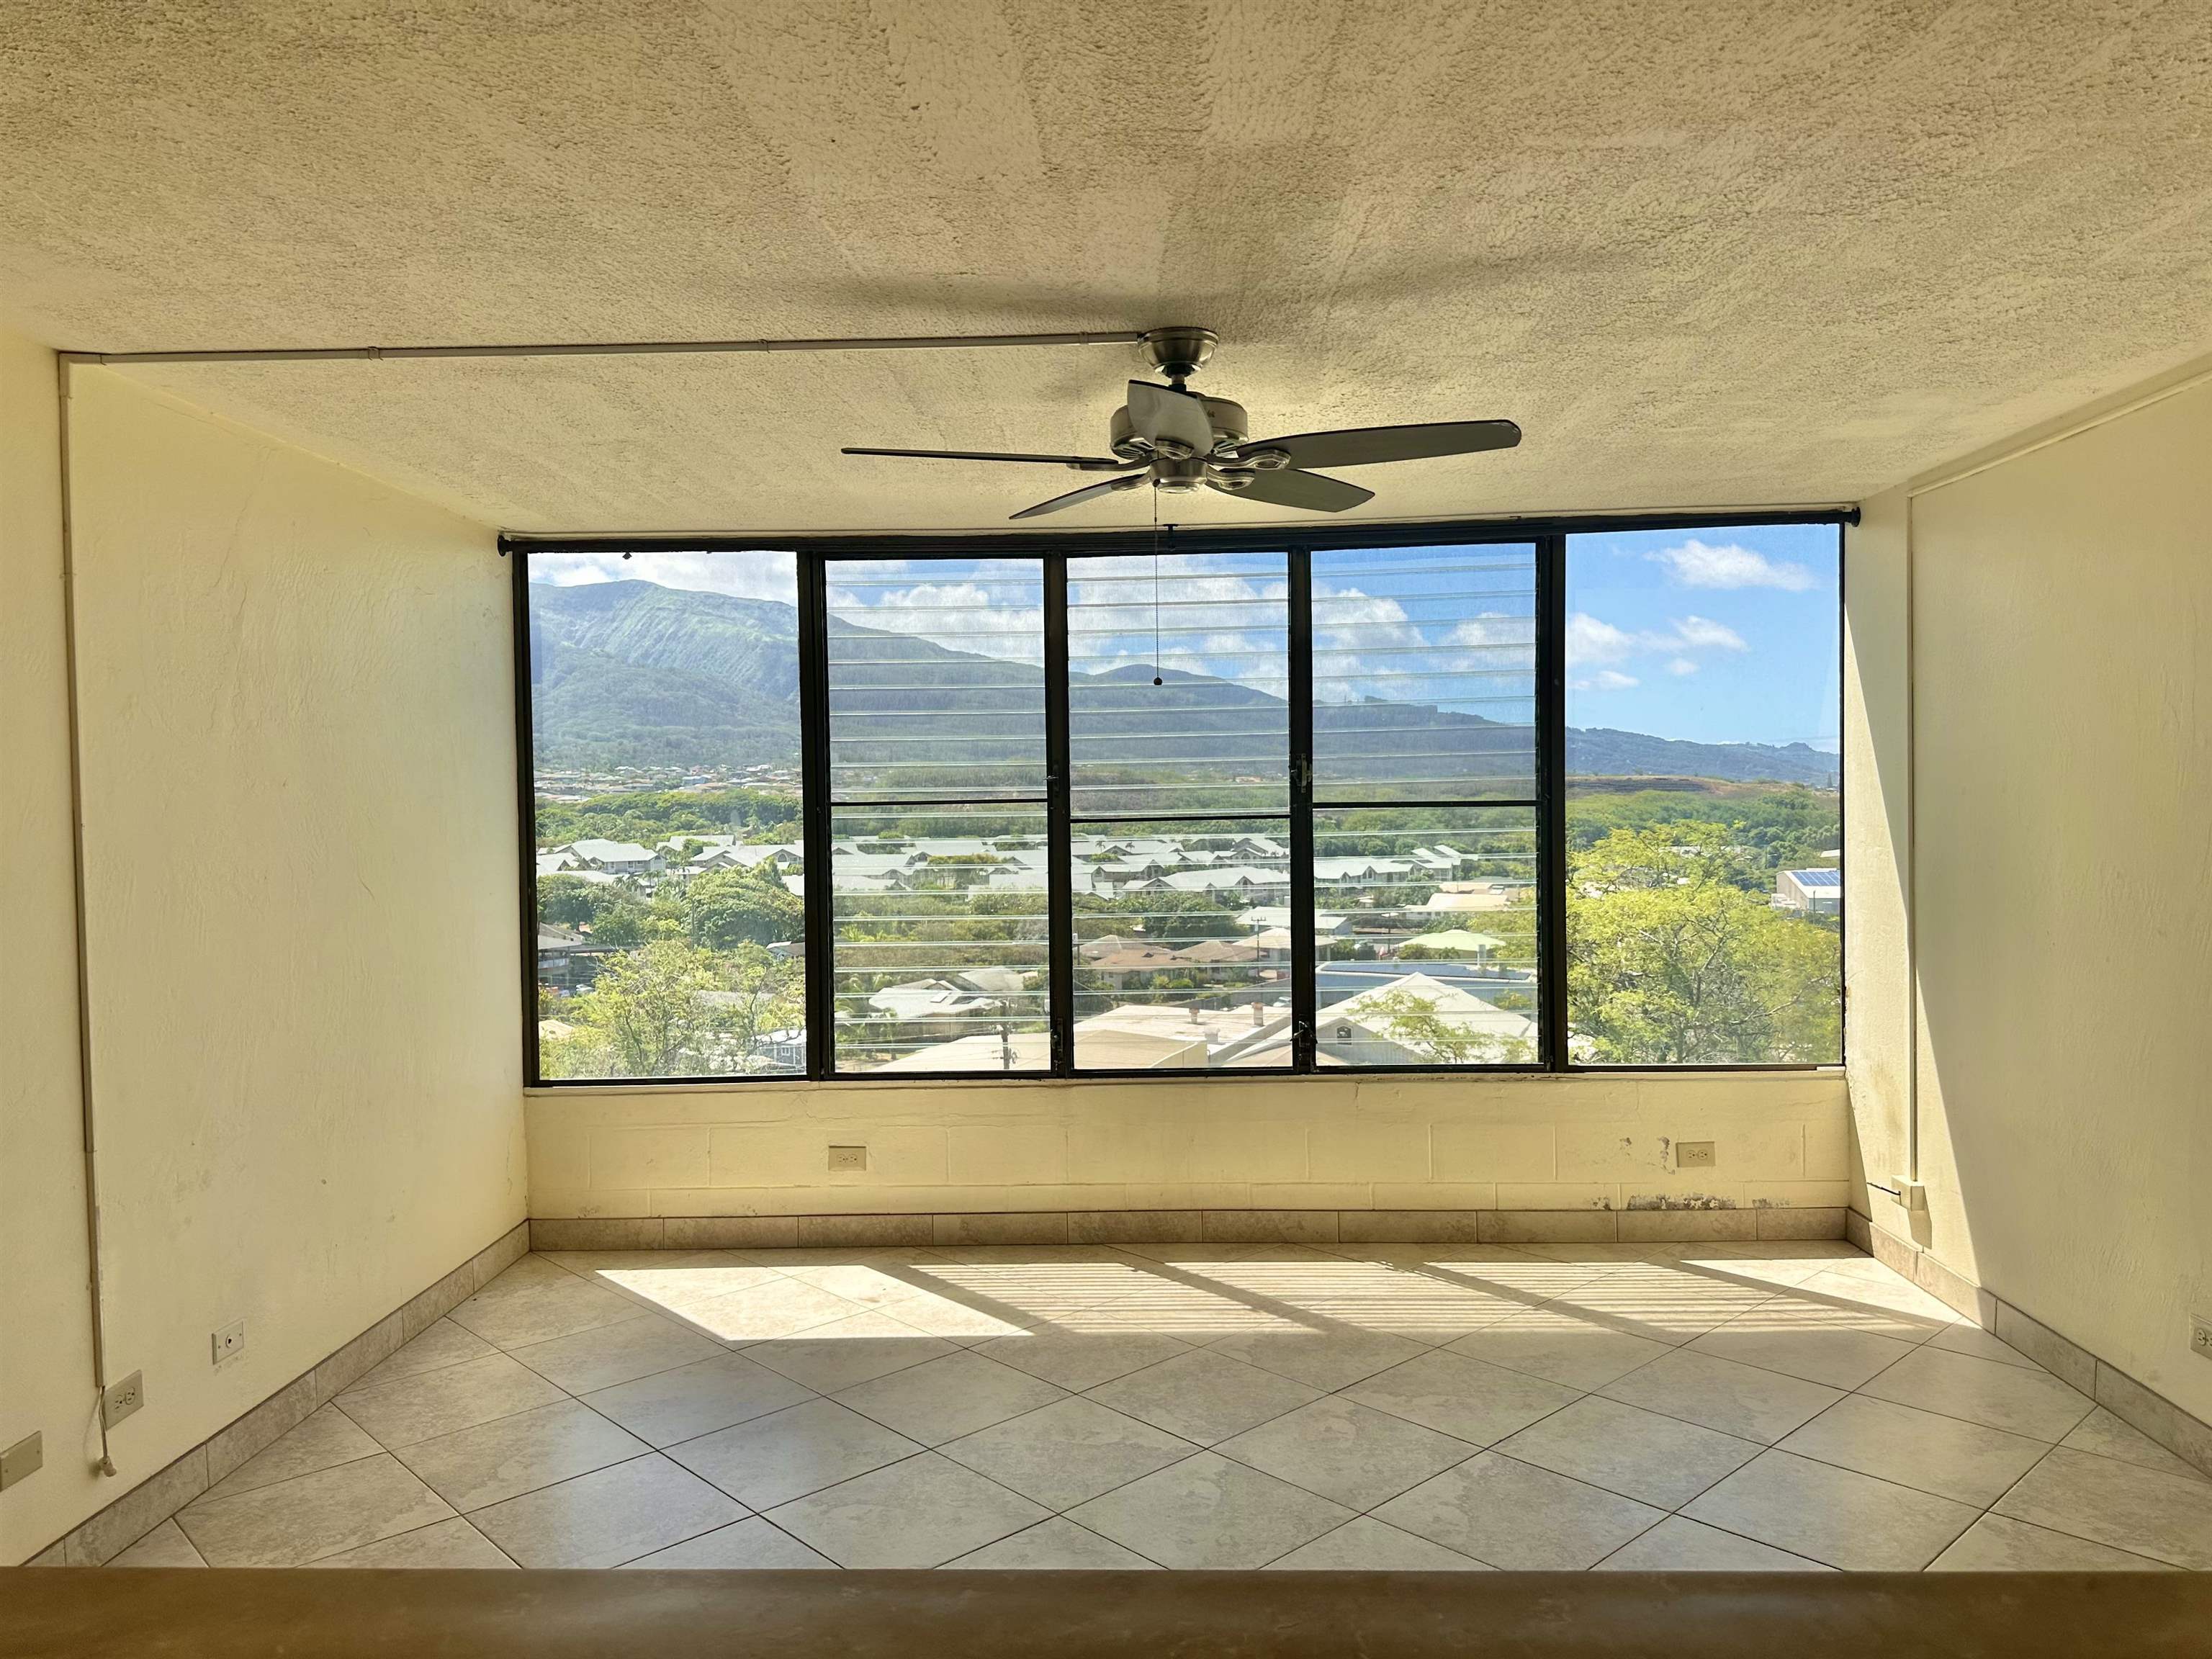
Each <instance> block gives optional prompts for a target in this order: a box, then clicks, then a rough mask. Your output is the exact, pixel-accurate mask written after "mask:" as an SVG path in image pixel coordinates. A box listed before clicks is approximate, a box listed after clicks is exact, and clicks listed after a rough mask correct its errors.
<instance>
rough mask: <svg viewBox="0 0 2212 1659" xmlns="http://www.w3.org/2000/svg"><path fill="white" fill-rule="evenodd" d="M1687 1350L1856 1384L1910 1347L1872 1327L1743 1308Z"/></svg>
mask: <svg viewBox="0 0 2212 1659" xmlns="http://www.w3.org/2000/svg"><path fill="white" fill-rule="evenodd" d="M1685 1351H1686V1352H1690V1353H1709V1354H1712V1355H1714V1356H1715V1357H1716V1358H1721V1359H1733V1360H1735V1361H1736V1362H1737V1363H1738V1364H1744V1365H1756V1366H1758V1367H1759V1369H1760V1370H1769V1371H1780V1372H1781V1373H1782V1374H1783V1375H1784V1376H1796V1377H1802V1378H1803V1379H1804V1380H1805V1381H1806V1382H1808V1383H1826V1384H1827V1385H1828V1386H1829V1387H1830V1388H1832V1389H1856V1388H1857V1387H1858V1386H1859V1385H1860V1384H1861V1383H1866V1382H1868V1381H1869V1380H1870V1379H1871V1378H1873V1377H1875V1376H1877V1375H1879V1374H1880V1373H1881V1372H1882V1371H1884V1370H1887V1369H1888V1368H1889V1367H1890V1366H1892V1365H1894V1364H1896V1363H1897V1362H1898V1361H1899V1360H1900V1359H1903V1358H1905V1356H1906V1355H1908V1354H1910V1353H1911V1352H1913V1345H1912V1344H1911V1343H1910V1342H1900V1341H1899V1340H1897V1339H1896V1338H1895V1337H1893V1336H1882V1335H1880V1334H1877V1333H1875V1332H1873V1331H1852V1330H1809V1331H1808V1330H1805V1329H1802V1328H1790V1327H1789V1326H1787V1325H1783V1324H1779V1323H1778V1322H1769V1321H1766V1320H1764V1319H1761V1318H1760V1317H1759V1315H1758V1314H1757V1313H1756V1312H1753V1313H1748V1314H1746V1315H1745V1316H1743V1317H1742V1318H1741V1319H1737V1320H1733V1321H1731V1322H1729V1323H1728V1324H1725V1325H1723V1326H1722V1327H1721V1328H1719V1329H1717V1330H1711V1331H1707V1332H1706V1333H1705V1334H1704V1335H1703V1336H1700V1337H1698V1338H1697V1339H1695V1340H1692V1342H1690V1343H1689V1344H1687V1345H1686V1350H1685Z"/></svg>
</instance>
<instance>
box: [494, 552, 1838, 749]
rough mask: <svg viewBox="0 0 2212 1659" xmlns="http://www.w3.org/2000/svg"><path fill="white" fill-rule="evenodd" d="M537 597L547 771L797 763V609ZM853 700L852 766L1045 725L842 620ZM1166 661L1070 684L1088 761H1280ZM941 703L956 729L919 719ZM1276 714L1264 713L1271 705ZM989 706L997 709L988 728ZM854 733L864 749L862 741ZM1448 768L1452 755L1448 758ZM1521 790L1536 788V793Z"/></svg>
mask: <svg viewBox="0 0 2212 1659" xmlns="http://www.w3.org/2000/svg"><path fill="white" fill-rule="evenodd" d="M530 596H531V641H532V653H531V654H532V663H531V671H532V684H533V687H534V697H533V718H534V722H535V727H536V738H537V759H538V764H539V765H540V766H545V767H577V768H590V767H611V766H616V765H632V766H635V765H663V766H720V767H741V766H751V765H762V764H771V765H787V766H796V765H797V764H798V761H799V652H798V643H797V638H798V625H797V617H796V614H795V612H794V611H793V607H792V606H790V605H784V604H781V603H778V602H777V601H775V600H770V599H739V598H736V597H734V596H732V595H729V594H723V593H710V592H699V591H696V590H692V589H684V588H668V587H662V586H658V585H657V584H654V583H652V582H645V581H616V582H602V583H592V584H585V585H580V586H568V587H562V586H550V585H547V584H535V585H533V586H532V587H531V589H530ZM829 635H830V638H829V646H830V656H831V661H832V665H833V668H832V681H833V685H834V686H835V688H836V689H835V690H833V692H832V703H831V706H832V708H833V711H836V712H841V713H843V714H845V717H846V721H847V724H846V726H845V732H846V737H845V738H844V739H843V740H842V742H841V762H840V763H841V765H842V764H843V763H844V761H845V759H846V758H847V757H861V756H866V755H867V754H868V753H869V752H870V750H868V749H866V748H863V747H860V745H862V744H866V743H867V742H868V740H869V738H872V737H877V736H879V735H880V736H883V737H885V738H888V737H889V736H890V734H892V733H894V732H895V733H896V734H897V735H898V736H899V737H900V738H902V739H906V741H904V742H903V743H902V746H901V747H900V748H898V749H897V750H891V749H890V748H884V749H883V750H880V751H878V752H879V753H880V754H881V755H883V756H884V757H890V756H892V755H894V754H896V757H898V758H900V759H902V760H905V761H908V762H916V763H926V764H932V765H944V766H948V767H949V766H957V764H958V763H959V762H960V760H961V759H962V758H963V756H964V755H965V754H967V753H969V752H970V751H971V749H972V744H973V742H974V739H975V737H976V736H977V735H978V734H979V732H980V731H981V726H982V725H983V724H986V723H989V724H990V726H991V732H992V734H994V735H1000V736H1004V735H1006V733H1008V732H1014V731H1020V730H1023V729H1025V728H1032V727H1034V726H1036V724H1037V723H1039V722H1041V720H1042V714H1041V708H1042V697H1041V696H1040V691H1039V686H1040V681H1041V678H1042V668H1041V666H1039V665H1036V664H1030V663H1021V662H1009V661H1006V660H1003V659H997V658H991V657H984V656H980V655H977V654H975V653H971V652H963V651H957V650H952V649H950V648H948V647H944V646H940V645H938V644H936V643H934V642H933V641H928V640H924V639H921V638H918V637H916V636H915V635H908V634H898V633H892V632H889V631H885V630H881V629H869V628H863V627H860V626H859V625H857V624H854V623H850V622H848V621H847V620H845V619H843V618H842V617H831V618H830V628H829ZM1162 678H1163V679H1164V682H1165V684H1162V685H1159V686H1155V685H1153V684H1152V669H1151V668H1150V667H1149V666H1146V665H1122V666H1121V667H1118V668H1115V669H1111V670H1107V671H1102V672H1099V673H1097V674H1090V675H1079V676H1078V677H1077V678H1075V679H1074V682H1073V684H1072V685H1071V687H1070V694H1069V705H1070V719H1071V726H1072V730H1073V734H1074V736H1075V738H1076V739H1077V757H1078V762H1079V765H1084V766H1092V767H1106V768H1116V767H1139V766H1146V765H1156V764H1158V761H1159V757H1161V756H1162V755H1163V754H1164V753H1165V754H1169V755H1172V754H1174V753H1175V752H1176V751H1175V750H1173V749H1172V748H1171V747H1170V748H1169V749H1166V750H1163V748H1162V747H1161V742H1162V740H1163V739H1172V738H1180V739H1185V740H1188V738H1192V737H1194V736H1206V737H1210V738H1214V739H1215V742H1214V743H1212V744H1207V745H1205V747H1206V751H1207V752H1208V753H1209V755H1212V756H1216V757H1221V758H1223V759H1224V760H1225V762H1226V763H1227V764H1229V765H1231V766H1236V765H1241V764H1246V763H1249V766H1250V768H1251V769H1254V770H1255V771H1262V770H1264V769H1267V768H1269V767H1271V766H1279V765H1280V764H1281V763H1282V756H1283V753H1284V749H1285V739H1284V738H1283V737H1282V736H1281V735H1279V731H1280V729H1281V727H1280V726H1279V722H1278V721H1277V720H1275V719H1271V718H1269V717H1268V711H1271V710H1272V711H1278V712H1279V713H1286V711H1284V709H1283V704H1282V702H1281V700H1280V699H1279V698H1277V697H1273V696H1269V695H1268V694H1267V693H1266V692H1263V691H1259V690H1254V689H1253V688H1251V687H1249V686H1246V685H1243V684H1238V683H1237V682H1235V681H1231V680H1224V679H1215V678H1208V677H1207V676H1205V675H1200V674H1188V673H1184V672H1182V671H1175V670H1170V671H1167V672H1166V673H1164V675H1163V676H1162ZM932 712H936V713H940V714H945V716H946V717H947V720H948V721H949V722H951V724H949V725H948V726H947V727H946V728H942V729H941V730H940V731H939V732H936V733H933V732H930V731H929V730H928V728H927V726H926V725H924V726H919V727H917V726H915V725H913V724H910V723H897V722H911V721H912V720H913V717H914V716H915V715H916V714H928V713H932ZM1255 715H1258V716H1259V717H1260V718H1258V719H1256V720H1255ZM979 716H981V717H982V720H980V721H979V718H978V717H979ZM1314 728H1315V729H1314V743H1315V752H1316V772H1317V774H1318V775H1319V776H1320V777H1321V778H1322V779H1323V780H1324V781H1334V782H1337V783H1345V782H1349V781H1357V780H1359V779H1361V778H1362V777H1363V776H1371V777H1373V778H1376V779H1381V778H1384V777H1388V776H1390V775H1401V776H1402V775H1407V774H1408V772H1409V771H1410V772H1412V773H1414V774H1423V775H1441V776H1446V777H1471V776H1483V777H1496V778H1498V779H1500V780H1502V781H1513V780H1515V778H1516V775H1518V776H1519V778H1520V779H1521V780H1522V781H1525V777H1526V773H1527V769H1528V753H1529V738H1528V732H1527V730H1526V728H1525V727H1520V726H1509V725H1504V724H1500V723H1498V722H1496V721H1492V720H1484V719H1482V718H1481V717H1480V716H1477V715H1469V714H1457V713H1455V712H1451V711H1448V710H1443V709H1439V708H1435V707H1433V706H1432V705H1430V704H1426V703H1419V702H1379V701H1368V702H1358V703H1345V704H1323V705H1322V706H1320V707H1318V708H1316V710H1315V715H1314ZM847 744H850V745H852V746H851V747H849V748H848V747H847V746H846V745H847ZM1431 763H1440V764H1431ZM1839 764H1840V763H1839V762H1838V758H1837V757H1835V756H1833V755H1829V754H1824V753H1822V752H1821V751H1820V750H1814V749H1812V748H1810V747H1808V745H1806V744H1788V745H1784V746H1778V745H1771V744H1702V743H1690V742H1684V741H1680V740H1678V739H1673V738H1655V737H1650V736H1648V735H1646V734H1644V733H1642V732H1621V731H1613V730H1608V729H1603V728H1597V729H1591V730H1582V729H1577V728H1570V729H1569V731H1568V732H1567V769H1568V771H1569V772H1570V773H1571V774H1574V775H1586V776H1616V777H1618V776H1628V777H1636V776H1680V777H1705V778H1717V779H1723V780H1726V781H1739V782H1757V781H1777V782H1788V783H1805V784H1811V785H1814V786H1815V787H1832V785H1833V783H1834V781H1835V778H1836V776H1837V773H1838V768H1839ZM1512 793H1520V791H1519V790H1518V789H1517V788H1516V789H1515V790H1514V791H1513V792H1512Z"/></svg>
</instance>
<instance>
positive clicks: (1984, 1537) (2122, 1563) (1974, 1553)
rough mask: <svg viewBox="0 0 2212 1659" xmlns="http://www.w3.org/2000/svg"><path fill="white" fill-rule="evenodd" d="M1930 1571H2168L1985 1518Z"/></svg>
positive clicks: (2138, 1558)
mask: <svg viewBox="0 0 2212 1659" xmlns="http://www.w3.org/2000/svg"><path fill="white" fill-rule="evenodd" d="M1928 1571H1930V1572H2172V1571H2174V1569H2173V1568H2172V1567H2170V1566H2168V1565H2166V1563H2165V1562H2163V1561H2154V1560H2152V1559H2150V1558H2149V1557H2148V1556H2147V1555H2130V1553H2128V1552H2127V1551H2125V1550H2116V1549H2114V1548H2112V1547H2111V1546H2110V1545H2107V1544H2093V1543H2091V1542H2090V1541H2088V1540H2087V1539H2086V1538H2073V1537H2069V1536H2068V1535H2067V1534H2065V1533H2063V1532H2053V1531H2051V1529H2050V1528H2048V1527H2034V1526H2030V1525H2029V1524H2028V1523H2027V1522H2025V1521H2013V1520H2009V1519H2008V1518H2007V1517H2005V1516H2002V1515H1985V1516H1982V1518H1981V1519H1980V1520H1978V1521H1977V1522H1974V1524H1973V1525H1972V1526H1971V1527H1969V1528H1966V1531H1964V1532H1962V1533H1960V1534H1959V1540H1958V1542H1956V1543H1954V1544H1953V1545H1952V1546H1951V1547H1950V1548H1948V1549H1947V1550H1945V1551H1944V1552H1943V1553H1942V1554H1941V1555H1939V1556H1937V1557H1936V1559H1935V1560H1933V1561H1932V1562H1930V1563H1929V1566H1928Z"/></svg>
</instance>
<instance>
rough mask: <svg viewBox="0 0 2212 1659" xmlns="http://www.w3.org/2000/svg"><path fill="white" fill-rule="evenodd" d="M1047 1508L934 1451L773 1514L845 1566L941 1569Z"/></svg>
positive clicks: (790, 1530)
mask: <svg viewBox="0 0 2212 1659" xmlns="http://www.w3.org/2000/svg"><path fill="white" fill-rule="evenodd" d="M1048 1514H1049V1511H1048V1510H1044V1509H1043V1508H1042V1507H1040V1506H1039V1505H1037V1504H1032V1503H1030V1500H1029V1499H1028V1498H1023V1497H1020V1496H1018V1495H1017V1494H1016V1493H1013V1492H1008V1491H1007V1490H1006V1488H1005V1487H1004V1486H1000V1485H999V1484H998V1483H997V1482H996V1481H994V1480H985V1479H984V1478H983V1477H982V1476H981V1475H980V1474H976V1473H975V1471H974V1470H973V1469H968V1468H962V1467H961V1466H960V1465H959V1464H957V1463H955V1462H951V1461H950V1460H949V1459H947V1458H943V1457H940V1456H939V1455H937V1454H936V1453H934V1452H927V1453H924V1454H923V1455H921V1456H919V1457H910V1458H908V1459H907V1460H906V1461H905V1462H902V1463H893V1464H891V1465H890V1467H889V1468H880V1469H877V1470H875V1471H873V1472H872V1473H871V1474H864V1475H860V1476H859V1477H858V1478H857V1479H854V1480H847V1481H844V1482H842V1483H841V1484H840V1485H837V1486H831V1487H829V1488H828V1489H827V1490H826V1491H823V1492H815V1493H813V1494H812V1495H811V1496H810V1497H806V1498H799V1499H798V1500H797V1501H795V1502H793V1503H789V1504H782V1505H780V1506H779V1507H778V1508H776V1509H775V1510H773V1511H772V1512H771V1513H770V1514H769V1520H771V1521H773V1522H775V1524H776V1525H777V1526H779V1527H781V1528H783V1529H784V1530H785V1531H786V1532H787V1533H790V1534H792V1535H793V1536H794V1537H796V1538H798V1539H799V1541H802V1542H804V1543H805V1544H808V1545H810V1546H811V1547H813V1548H815V1549H817V1550H819V1551H820V1552H821V1553H823V1554H824V1555H826V1556H828V1557H829V1559H831V1560H832V1561H835V1562H836V1564H837V1565H839V1566H841V1567H935V1566H941V1565H944V1564H945V1562H947V1561H950V1560H952V1559H956V1558H957V1557H959V1556H963V1555H966V1554H969V1553H971V1552H973V1551H975V1550H978V1549H981V1547H983V1546H984V1545H986V1544H988V1543H992V1542H994V1541H997V1540H999V1539H1001V1538H1004V1537H1006V1535H1007V1534H1010V1533H1016V1532H1019V1531H1021V1530H1022V1529H1023V1528H1026V1527H1030V1526H1034V1525H1035V1524H1036V1522H1040V1521H1042V1520H1045V1519H1046V1518H1047V1517H1048Z"/></svg>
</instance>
